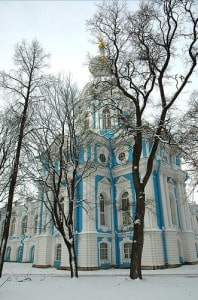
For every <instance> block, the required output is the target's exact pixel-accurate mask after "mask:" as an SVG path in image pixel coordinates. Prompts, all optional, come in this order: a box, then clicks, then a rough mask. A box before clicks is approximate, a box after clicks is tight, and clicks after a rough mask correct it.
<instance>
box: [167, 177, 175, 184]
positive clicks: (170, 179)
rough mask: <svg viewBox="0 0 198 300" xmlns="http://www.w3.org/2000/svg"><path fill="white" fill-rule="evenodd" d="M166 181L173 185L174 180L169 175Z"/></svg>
mask: <svg viewBox="0 0 198 300" xmlns="http://www.w3.org/2000/svg"><path fill="white" fill-rule="evenodd" d="M167 182H168V183H170V184H172V185H175V182H174V180H173V179H172V178H171V177H168V178H167Z"/></svg>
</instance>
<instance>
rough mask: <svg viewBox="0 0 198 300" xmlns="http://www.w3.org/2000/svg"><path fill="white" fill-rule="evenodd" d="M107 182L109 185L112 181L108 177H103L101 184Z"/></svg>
mask: <svg viewBox="0 0 198 300" xmlns="http://www.w3.org/2000/svg"><path fill="white" fill-rule="evenodd" d="M101 183H102V184H107V185H109V184H110V181H109V179H107V178H106V177H104V178H102V179H101V180H100V184H101Z"/></svg>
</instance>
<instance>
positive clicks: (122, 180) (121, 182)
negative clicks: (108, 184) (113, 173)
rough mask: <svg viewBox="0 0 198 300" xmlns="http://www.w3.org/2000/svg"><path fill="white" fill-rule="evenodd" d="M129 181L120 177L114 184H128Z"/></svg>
mask: <svg viewBox="0 0 198 300" xmlns="http://www.w3.org/2000/svg"><path fill="white" fill-rule="evenodd" d="M128 181H129V180H128V179H126V178H125V177H124V176H120V178H119V179H118V180H117V182H116V185H117V184H123V183H126V182H128Z"/></svg>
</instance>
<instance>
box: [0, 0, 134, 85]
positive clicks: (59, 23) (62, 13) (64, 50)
mask: <svg viewBox="0 0 198 300" xmlns="http://www.w3.org/2000/svg"><path fill="white" fill-rule="evenodd" d="M97 2H98V1H92V0H90V1H84V0H82V1H68V0H64V1H55V0H53V1H6V0H3V1H2V0H0V45H1V46H0V69H1V70H2V69H5V70H6V71H8V70H9V69H10V68H11V67H12V57H13V54H14V46H15V45H16V43H17V42H20V41H21V40H22V39H26V40H28V41H30V42H31V41H32V40H33V39H35V38H36V39H38V41H39V42H40V43H41V45H42V46H43V48H44V49H45V51H46V52H49V53H50V54H51V61H50V62H51V69H52V71H53V72H60V71H63V72H66V73H69V72H70V73H71V74H72V75H73V79H74V81H75V82H77V84H78V86H79V87H80V88H82V87H83V86H84V84H85V83H87V82H88V81H89V79H90V78H91V75H90V73H89V71H88V67H87V65H86V62H87V53H88V52H89V53H91V54H92V55H95V54H96V53H97V51H98V47H97V45H93V44H92V43H91V42H90V35H89V33H88V32H87V31H86V20H87V19H89V18H91V17H92V16H93V14H94V12H95V11H96V5H95V4H96V3H97ZM137 2H138V1H136V0H128V4H129V6H130V8H134V7H137Z"/></svg>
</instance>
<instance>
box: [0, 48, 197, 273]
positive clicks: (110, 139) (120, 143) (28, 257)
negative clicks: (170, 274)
mask: <svg viewBox="0 0 198 300" xmlns="http://www.w3.org/2000/svg"><path fill="white" fill-rule="evenodd" d="M99 46H100V48H101V49H103V45H102V44H100V45H99ZM89 70H90V72H91V74H92V76H93V79H92V80H91V81H90V82H89V83H88V84H86V85H85V87H84V89H83V91H82V93H81V97H80V99H79V101H78V102H77V103H76V107H75V110H76V114H77V120H78V122H79V124H81V130H89V131H90V133H91V134H92V135H93V139H92V141H91V143H89V144H87V146H86V147H84V149H83V152H82V154H81V158H80V163H82V164H83V163H84V162H87V161H91V162H94V164H95V166H96V168H95V170H94V171H93V172H91V173H90V175H89V176H87V177H86V178H84V179H83V180H82V181H81V182H80V184H79V185H78V191H77V194H78V197H80V198H81V199H79V200H82V199H86V202H83V201H82V203H83V204H82V205H81V206H79V207H77V208H76V210H75V211H74V232H75V249H76V254H77V263H78V268H79V270H94V269H101V268H111V267H116V268H127V267H129V266H130V255H131V246H132V240H133V218H134V214H135V201H136V200H135V190H134V185H133V178H132V176H133V175H132V145H133V138H132V136H130V135H122V134H120V133H119V130H118V128H119V119H117V117H116V114H115V110H114V109H111V107H109V105H108V92H109V91H108V84H106V83H107V82H111V80H113V79H112V78H111V76H110V71H109V64H108V60H107V59H106V60H105V57H104V53H102V50H101V53H100V55H98V56H96V57H94V58H93V59H92V60H91V62H90V66H89ZM101 82H102V83H101ZM112 94H113V96H112ZM98 95H103V96H101V97H100V98H99V96H98ZM111 97H113V98H114V99H115V101H118V102H119V105H121V106H122V107H121V108H122V110H124V111H125V113H126V114H127V113H128V114H129V113H130V111H131V110H132V107H131V106H130V105H129V104H127V102H126V103H125V102H124V97H122V95H120V93H119V91H118V90H117V89H116V88H114V89H113V90H111ZM121 99H122V100H123V101H121ZM122 103H124V104H122ZM119 107H120V106H119ZM142 144H143V149H142V157H141V164H140V173H143V172H144V169H145V166H146V161H147V158H148V154H149V151H150V149H151V141H150V140H149V138H147V136H146V135H145V136H144V137H143V141H142ZM180 160H181V158H180V153H179V152H178V150H177V149H175V148H173V147H171V146H170V145H167V146H164V145H160V146H159V148H158V150H157V153H156V155H155V161H154V164H153V171H152V175H151V177H150V179H149V182H148V184H147V186H146V190H145V194H146V212H145V223H144V248H143V257H142V268H145V269H146V268H147V269H149V268H150V269H157V268H165V267H176V266H180V265H182V264H185V263H196V262H198V205H197V204H194V205H192V204H189V203H188V201H187V198H186V192H185V180H186V174H185V172H184V171H182V169H181V161H180ZM40 193H42V191H40ZM63 199H64V201H67V199H66V196H64V198H63ZM83 206H84V207H83ZM85 206H86V207H85ZM4 214H5V208H1V209H0V234H2V230H3V224H4V223H3V222H4ZM5 260H6V261H17V262H31V263H32V264H33V266H35V267H50V266H54V267H58V268H68V267H69V261H68V253H67V249H66V246H65V244H64V242H63V239H62V237H61V235H60V233H59V232H58V231H57V230H56V228H55V226H54V224H53V222H52V221H51V219H50V216H49V213H48V211H47V210H46V208H45V207H44V205H43V203H42V201H39V200H32V199H25V200H22V201H17V202H15V203H14V206H13V211H12V218H11V225H10V235H9V239H8V244H7V249H6V256H5Z"/></svg>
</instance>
